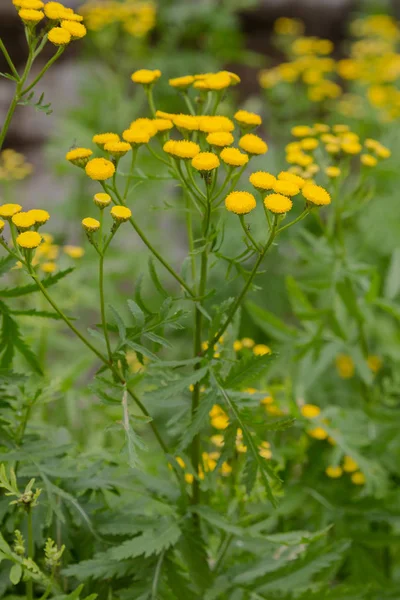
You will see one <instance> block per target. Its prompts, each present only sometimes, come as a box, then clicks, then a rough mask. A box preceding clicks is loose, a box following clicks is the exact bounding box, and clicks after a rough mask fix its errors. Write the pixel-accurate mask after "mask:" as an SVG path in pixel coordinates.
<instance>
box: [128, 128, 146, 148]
mask: <svg viewBox="0 0 400 600" xmlns="http://www.w3.org/2000/svg"><path fill="white" fill-rule="evenodd" d="M122 137H123V138H124V140H125V141H126V142H128V144H130V145H131V146H141V145H142V144H148V143H149V141H150V139H151V134H150V133H149V132H148V131H146V129H125V131H124V132H123V133H122Z"/></svg>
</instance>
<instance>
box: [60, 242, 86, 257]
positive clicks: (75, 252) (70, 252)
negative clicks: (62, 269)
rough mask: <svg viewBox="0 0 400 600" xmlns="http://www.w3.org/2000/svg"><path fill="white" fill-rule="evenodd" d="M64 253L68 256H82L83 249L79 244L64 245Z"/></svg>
mask: <svg viewBox="0 0 400 600" xmlns="http://www.w3.org/2000/svg"><path fill="white" fill-rule="evenodd" d="M63 250H64V253H65V254H66V255H67V256H69V257H70V258H82V256H83V255H84V254H85V250H84V249H83V248H81V246H68V245H67V246H64V248H63Z"/></svg>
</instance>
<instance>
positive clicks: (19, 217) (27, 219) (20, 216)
mask: <svg viewBox="0 0 400 600" xmlns="http://www.w3.org/2000/svg"><path fill="white" fill-rule="evenodd" d="M11 221H12V222H13V223H14V225H15V227H16V228H17V229H18V231H26V230H27V229H30V227H33V225H34V224H35V219H34V218H33V217H32V216H31V215H30V214H29V213H27V212H18V213H16V214H15V215H13V217H12V218H11Z"/></svg>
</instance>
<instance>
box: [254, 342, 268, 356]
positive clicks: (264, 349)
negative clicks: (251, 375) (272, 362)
mask: <svg viewBox="0 0 400 600" xmlns="http://www.w3.org/2000/svg"><path fill="white" fill-rule="evenodd" d="M253 353H254V354H255V355H256V356H264V355H265V354H271V348H270V347H269V346H266V345H265V344H256V345H255V346H254V347H253Z"/></svg>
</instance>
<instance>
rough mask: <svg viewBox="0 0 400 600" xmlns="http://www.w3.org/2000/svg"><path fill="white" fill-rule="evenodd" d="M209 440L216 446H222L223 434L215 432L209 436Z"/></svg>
mask: <svg viewBox="0 0 400 600" xmlns="http://www.w3.org/2000/svg"><path fill="white" fill-rule="evenodd" d="M210 441H211V443H212V444H214V446H217V448H222V447H223V445H224V443H225V442H224V436H223V435H222V434H220V433H217V434H216V435H212V436H211V437H210Z"/></svg>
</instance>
